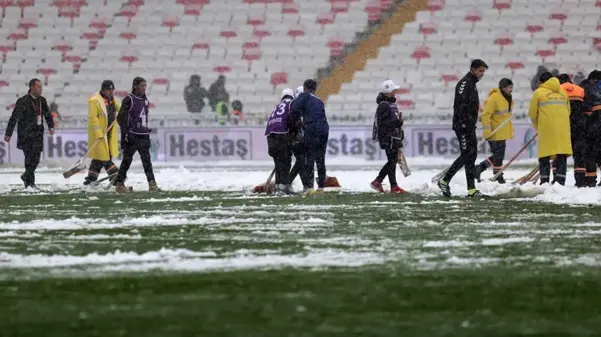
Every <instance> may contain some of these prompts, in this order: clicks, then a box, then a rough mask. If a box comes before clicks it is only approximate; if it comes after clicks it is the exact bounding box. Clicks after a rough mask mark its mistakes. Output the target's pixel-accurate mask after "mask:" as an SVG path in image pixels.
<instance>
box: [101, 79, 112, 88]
mask: <svg viewBox="0 0 601 337" xmlns="http://www.w3.org/2000/svg"><path fill="white" fill-rule="evenodd" d="M100 90H115V84H113V81H111V80H104V81H102V85H101V86H100Z"/></svg>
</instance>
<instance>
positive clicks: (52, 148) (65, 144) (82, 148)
mask: <svg viewBox="0 0 601 337" xmlns="http://www.w3.org/2000/svg"><path fill="white" fill-rule="evenodd" d="M47 140H48V150H47V153H46V156H47V157H48V158H80V157H82V156H84V155H85V154H86V152H87V151H88V142H87V141H86V140H78V141H75V140H67V139H65V138H64V137H63V136H55V137H52V136H49V137H47Z"/></svg>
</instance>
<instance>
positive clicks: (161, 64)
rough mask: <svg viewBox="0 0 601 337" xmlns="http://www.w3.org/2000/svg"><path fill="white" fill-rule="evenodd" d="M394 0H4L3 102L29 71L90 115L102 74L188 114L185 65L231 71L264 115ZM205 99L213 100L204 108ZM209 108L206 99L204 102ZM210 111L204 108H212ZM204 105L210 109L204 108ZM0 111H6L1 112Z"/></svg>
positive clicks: (64, 110)
mask: <svg viewBox="0 0 601 337" xmlns="http://www.w3.org/2000/svg"><path fill="white" fill-rule="evenodd" d="M391 4H392V1H390V0H369V1H368V0H310V1H308V0H302V1H301V0H294V1H293V0H280V1H277V0H275V1H273V0H246V1H243V0H237V1H232V0H213V1H209V0H152V1H151V0H145V1H144V0H129V1H124V0H93V1H92V0H35V1H34V0H0V7H1V8H2V11H3V17H2V32H3V33H4V35H5V36H6V37H7V39H6V40H5V41H3V42H2V44H1V45H0V51H1V52H2V55H3V64H2V73H1V75H0V100H1V101H2V103H4V104H5V106H6V107H7V109H3V110H2V114H3V115H4V117H6V115H7V114H9V113H10V111H11V108H12V104H13V103H14V101H15V99H16V97H17V96H19V95H23V94H24V92H25V91H26V89H27V88H26V86H25V83H26V82H27V81H28V80H29V79H30V78H32V77H36V76H37V77H40V78H42V79H43V80H44V82H45V87H44V96H46V97H47V98H48V100H49V101H50V102H52V101H56V103H57V104H58V106H59V110H60V112H61V115H62V116H86V111H87V97H88V96H89V95H90V94H92V93H93V92H94V91H95V90H98V88H99V85H100V83H101V81H102V80H104V79H107V78H108V79H112V80H113V81H114V82H115V84H116V86H117V89H118V93H119V95H121V96H123V95H125V94H126V93H127V92H128V91H129V90H130V88H129V87H130V86H131V81H132V79H133V77H135V76H143V77H145V78H146V79H147V81H148V83H149V89H148V91H149V99H150V101H151V102H152V104H153V105H154V106H155V109H154V111H155V113H153V115H154V116H157V115H165V116H173V117H181V116H183V117H187V116H189V115H190V114H189V113H188V112H187V111H186V106H185V102H184V99H183V90H184V87H185V86H186V85H187V84H188V80H189V77H190V75H192V74H199V75H200V76H201V77H202V84H203V86H204V87H207V88H208V87H209V85H210V84H211V83H212V82H213V81H214V80H215V79H216V78H217V76H218V75H220V74H224V75H225V76H226V78H227V80H226V89H227V90H228V92H229V94H230V100H231V101H233V100H234V99H239V100H241V101H242V102H243V103H244V107H245V108H244V110H245V113H246V114H247V115H248V114H253V113H255V114H258V115H260V116H261V117H263V116H264V115H265V114H266V112H267V110H270V109H271V106H272V105H273V104H274V99H276V98H275V97H274V95H273V93H274V92H276V91H279V90H281V89H282V88H284V87H292V88H294V87H296V86H298V85H300V84H302V81H303V80H304V79H305V78H309V77H314V76H315V74H316V72H317V70H318V68H320V67H325V66H326V65H327V64H328V62H329V61H330V58H331V57H338V56H340V55H342V54H343V53H344V47H345V44H348V43H352V42H353V41H354V40H355V37H356V34H357V33H358V32H361V31H364V30H365V29H366V27H367V26H368V23H369V22H370V21H377V20H378V19H379V18H380V15H381V13H382V12H383V11H385V10H386V9H387V8H388V7H390V6H391ZM205 109H209V108H205ZM209 110H210V109H209ZM209 113H210V112H209ZM204 115H206V114H204ZM3 119H5V118H3Z"/></svg>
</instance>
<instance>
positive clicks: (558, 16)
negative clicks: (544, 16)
mask: <svg viewBox="0 0 601 337" xmlns="http://www.w3.org/2000/svg"><path fill="white" fill-rule="evenodd" d="M567 18H568V13H567V12H566V11H565V10H563V9H553V10H551V11H550V12H549V19H553V20H561V21H565V20H566V19H567Z"/></svg>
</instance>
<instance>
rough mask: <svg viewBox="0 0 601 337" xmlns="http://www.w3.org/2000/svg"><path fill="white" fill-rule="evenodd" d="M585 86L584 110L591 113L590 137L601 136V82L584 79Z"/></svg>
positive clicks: (588, 124) (588, 123) (589, 123)
mask: <svg viewBox="0 0 601 337" xmlns="http://www.w3.org/2000/svg"><path fill="white" fill-rule="evenodd" d="M581 84H583V86H582V87H583V88H584V112H585V113H587V114H589V117H588V121H587V129H588V131H589V132H588V136H589V138H595V139H596V138H598V137H600V136H601V83H596V84H593V83H590V82H589V81H588V80H584V81H582V83H581Z"/></svg>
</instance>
